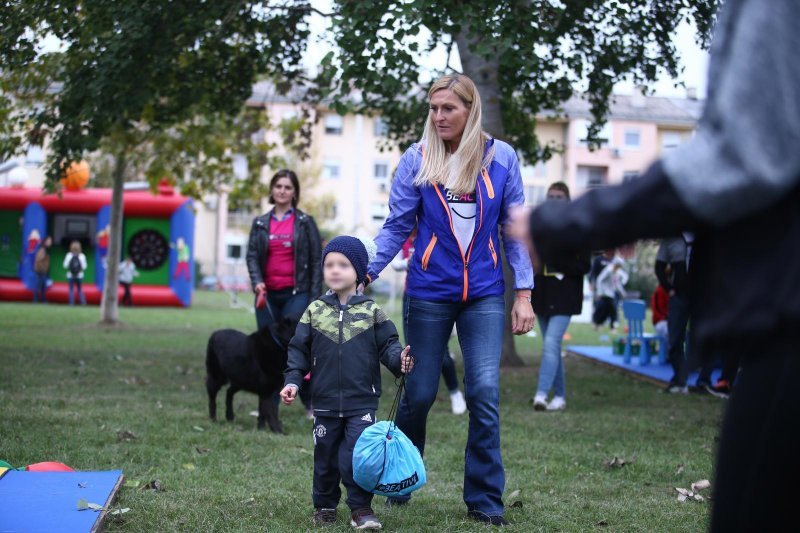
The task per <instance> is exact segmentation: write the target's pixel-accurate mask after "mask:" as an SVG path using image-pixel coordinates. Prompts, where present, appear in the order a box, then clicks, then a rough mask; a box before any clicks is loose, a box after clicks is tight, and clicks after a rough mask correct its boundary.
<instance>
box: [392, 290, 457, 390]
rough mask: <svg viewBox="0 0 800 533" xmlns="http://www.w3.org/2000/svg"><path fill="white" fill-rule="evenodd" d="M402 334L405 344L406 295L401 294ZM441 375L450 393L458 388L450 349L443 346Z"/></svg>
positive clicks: (406, 321)
mask: <svg viewBox="0 0 800 533" xmlns="http://www.w3.org/2000/svg"><path fill="white" fill-rule="evenodd" d="M403 334H404V335H405V340H406V344H408V296H406V295H405V294H403ZM442 377H443V378H444V384H445V386H446V387H447V390H448V391H450V392H451V393H453V392H456V391H457V390H458V375H457V374H456V364H455V362H453V358H452V357H450V350H448V349H447V347H446V346H445V350H444V357H443V358H442Z"/></svg>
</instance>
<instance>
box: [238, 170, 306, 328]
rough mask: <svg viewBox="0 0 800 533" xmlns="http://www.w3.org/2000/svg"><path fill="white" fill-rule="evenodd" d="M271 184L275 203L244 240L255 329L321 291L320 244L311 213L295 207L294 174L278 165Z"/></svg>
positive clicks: (297, 188)
mask: <svg viewBox="0 0 800 533" xmlns="http://www.w3.org/2000/svg"><path fill="white" fill-rule="evenodd" d="M269 186H270V194H269V201H270V203H271V204H274V205H275V207H274V208H273V209H272V210H270V211H269V212H268V213H266V214H264V215H261V216H258V217H256V218H255V220H253V226H252V227H251V229H250V239H249V241H248V243H247V270H248V272H249V273H250V283H251V284H252V287H253V292H254V293H255V294H256V300H255V301H256V304H255V308H256V323H257V324H258V327H259V329H261V328H263V327H265V326H268V325H269V324H271V323H272V322H274V321H277V320H280V319H281V318H283V317H285V316H289V315H292V314H299V313H301V312H302V311H303V309H305V308H306V306H307V305H308V304H309V302H311V300H313V299H314V298H316V297H317V296H320V295H321V294H322V266H321V262H320V253H321V252H322V244H321V240H320V236H319V230H318V229H317V225H316V223H315V222H314V219H313V217H311V216H309V215H307V214H306V213H304V212H302V211H301V210H300V209H298V208H297V205H298V204H299V203H300V181H299V180H298V179H297V174H295V173H294V171H292V170H288V169H283V170H279V171H278V172H276V173H275V175H274V176H272V180H271V181H270V184H269Z"/></svg>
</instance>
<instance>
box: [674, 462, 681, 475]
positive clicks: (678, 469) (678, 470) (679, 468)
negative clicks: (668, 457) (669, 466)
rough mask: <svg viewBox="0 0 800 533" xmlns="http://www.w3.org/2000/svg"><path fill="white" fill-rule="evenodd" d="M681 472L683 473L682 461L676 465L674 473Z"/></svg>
mask: <svg viewBox="0 0 800 533" xmlns="http://www.w3.org/2000/svg"><path fill="white" fill-rule="evenodd" d="M682 473H683V463H681V464H679V465H678V468H677V470H675V475H676V476H677V475H679V474H682Z"/></svg>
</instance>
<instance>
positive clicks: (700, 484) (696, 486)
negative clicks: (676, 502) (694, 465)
mask: <svg viewBox="0 0 800 533" xmlns="http://www.w3.org/2000/svg"><path fill="white" fill-rule="evenodd" d="M710 486H711V482H709V481H708V480H707V479H701V480H700V481H695V482H694V483H692V490H693V491H694V492H697V491H699V490H703V489H707V488H708V487H710Z"/></svg>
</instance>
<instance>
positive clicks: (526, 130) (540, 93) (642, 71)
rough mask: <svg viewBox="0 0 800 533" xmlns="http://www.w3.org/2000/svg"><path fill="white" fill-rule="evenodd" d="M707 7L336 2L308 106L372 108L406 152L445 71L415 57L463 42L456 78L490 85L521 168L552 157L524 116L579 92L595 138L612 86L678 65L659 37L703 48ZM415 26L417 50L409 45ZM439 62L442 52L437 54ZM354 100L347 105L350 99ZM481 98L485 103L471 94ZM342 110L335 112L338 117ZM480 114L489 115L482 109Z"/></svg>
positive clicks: (698, 3)
mask: <svg viewBox="0 0 800 533" xmlns="http://www.w3.org/2000/svg"><path fill="white" fill-rule="evenodd" d="M718 4H719V0H682V1H679V2H674V1H652V0H634V1H629V2H620V1H615V0H576V1H569V2H552V1H549V0H512V1H509V2H470V3H467V2H464V1H463V0H438V1H436V2H430V1H422V0H403V1H400V0H390V1H385V2H349V1H339V2H337V3H336V8H335V13H334V16H333V28H332V29H333V32H332V36H333V37H332V38H333V41H334V42H335V45H336V47H337V48H336V52H335V53H332V54H329V55H328V56H326V58H325V59H324V60H323V61H322V62H321V67H322V69H321V73H320V74H319V76H318V78H317V80H316V81H317V83H318V87H317V88H316V89H315V90H316V91H317V93H316V97H318V98H319V99H320V100H322V99H326V100H329V101H331V102H332V104H331V105H332V107H333V108H334V109H336V110H337V112H340V113H341V112H343V109H344V107H348V108H352V109H355V110H359V111H369V110H376V109H377V110H380V112H381V113H382V116H383V118H384V120H386V122H387V124H388V126H389V129H390V136H389V137H390V140H391V141H393V142H396V143H399V144H401V145H407V144H409V143H411V142H413V141H415V140H417V138H418V136H419V134H420V132H421V131H422V125H423V124H424V120H425V116H426V105H425V96H426V89H427V87H426V84H427V83H428V82H429V78H430V77H437V76H439V75H441V74H445V73H447V72H452V70H453V69H452V68H451V66H450V65H449V64H447V65H442V66H441V69H439V70H436V71H434V72H427V73H426V72H423V71H422V70H421V67H420V66H419V64H418V56H419V54H425V53H429V52H431V51H432V50H434V49H435V48H436V46H437V45H439V44H444V45H445V46H446V47H447V49H448V51H449V50H451V49H452V46H453V44H454V43H455V41H456V40H458V39H461V40H462V41H463V42H468V43H469V46H468V49H466V50H465V49H461V50H459V53H460V55H461V58H462V63H465V61H464V59H465V58H467V57H470V58H472V59H476V60H477V61H470V64H471V65H473V69H474V71H470V70H468V71H465V72H464V74H467V75H468V76H470V77H471V78H472V79H473V80H475V81H476V82H477V83H478V84H479V86H480V82H482V81H486V80H489V85H492V83H490V80H493V79H496V80H497V87H493V88H492V91H493V92H496V93H497V94H496V95H492V97H494V96H496V97H497V100H498V101H499V102H500V107H501V110H500V112H501V114H502V117H501V119H502V122H497V123H501V124H503V125H504V128H503V129H504V130H505V131H499V132H490V133H495V134H498V135H499V136H501V137H505V138H506V139H508V140H509V141H510V142H511V143H512V144H513V145H514V146H515V147H516V148H517V149H518V150H520V152H521V153H522V155H523V156H524V158H525V159H526V160H528V161H530V162H535V161H536V160H538V159H541V158H545V159H546V158H547V157H549V155H550V152H551V151H552V150H553V149H554V147H552V146H543V145H541V144H540V143H539V142H538V141H537V139H536V134H535V126H536V116H537V114H538V113H540V112H541V111H543V110H548V109H550V110H558V109H559V107H560V105H561V103H562V102H563V101H564V100H566V99H568V98H569V97H570V96H571V95H572V94H573V91H574V86H575V84H576V82H580V81H582V80H585V81H586V82H587V83H588V90H587V91H586V94H587V97H588V99H589V101H590V103H591V110H592V114H593V117H594V124H593V125H592V126H591V127H590V130H589V134H590V141H591V142H597V135H598V133H599V131H600V128H601V127H602V123H603V122H604V121H605V117H606V115H607V113H608V109H609V107H608V106H609V98H610V95H611V91H612V88H613V86H614V84H615V83H617V82H619V81H621V80H622V79H623V78H625V77H627V76H630V77H631V78H632V79H633V80H634V81H636V82H652V81H654V80H655V78H656V75H657V73H658V72H659V71H660V70H662V71H665V72H666V73H667V74H669V75H671V76H676V75H677V73H678V72H679V70H680V66H679V65H680V64H679V57H678V55H677V53H676V50H675V47H674V46H673V44H672V42H671V38H672V36H673V34H674V33H675V30H676V28H677V26H678V24H679V23H680V22H681V21H683V20H685V19H692V20H694V22H695V23H696V25H697V27H698V31H699V36H698V37H699V39H700V41H701V42H702V43H703V44H707V39H708V35H709V32H710V27H711V24H712V22H713V19H714V15H715V13H716V9H717V5H718ZM420 27H425V28H427V29H428V30H429V31H430V38H429V39H428V40H427V42H425V43H423V44H420V43H419V40H418V39H416V38H415V37H416V35H417V34H418V33H419V29H420ZM448 58H449V54H448ZM353 88H355V89H358V90H360V91H361V97H362V99H360V100H359V101H358V102H354V101H352V99H351V98H350V92H351V89H353ZM482 96H483V97H484V98H485V97H486V96H487V95H485V94H482ZM340 108H342V109H340ZM490 112H491V111H490Z"/></svg>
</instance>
